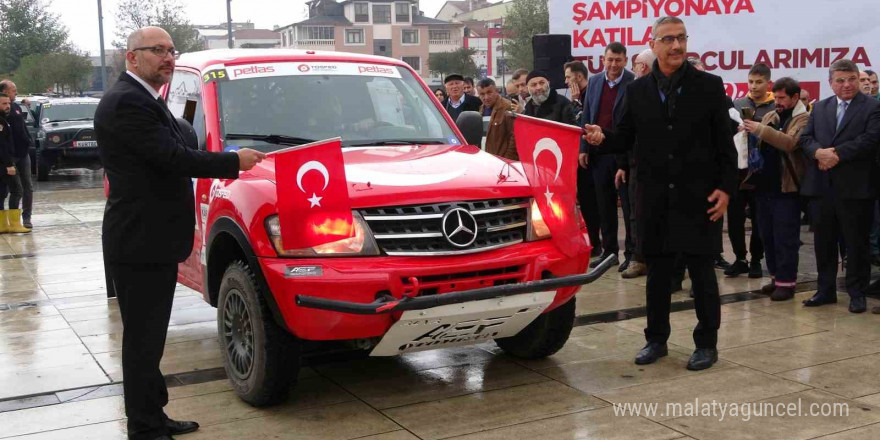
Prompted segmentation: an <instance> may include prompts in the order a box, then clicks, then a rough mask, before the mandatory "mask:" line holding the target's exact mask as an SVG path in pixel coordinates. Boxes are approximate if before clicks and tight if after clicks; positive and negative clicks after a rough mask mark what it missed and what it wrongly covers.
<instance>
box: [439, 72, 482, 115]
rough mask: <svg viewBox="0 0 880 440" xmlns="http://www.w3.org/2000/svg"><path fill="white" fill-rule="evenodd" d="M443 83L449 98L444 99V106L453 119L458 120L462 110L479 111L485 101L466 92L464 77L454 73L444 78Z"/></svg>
mask: <svg viewBox="0 0 880 440" xmlns="http://www.w3.org/2000/svg"><path fill="white" fill-rule="evenodd" d="M443 85H444V86H445V87H446V96H447V98H446V99H444V100H443V108H445V109H446V113H449V116H450V117H452V121H453V122H455V121H456V120H458V115H460V114H461V113H462V112H478V111H480V106H482V105H483V101H480V98H477V97H476V96H473V95H468V94H467V93H464V77H463V76H461V75H459V74H457V73H453V74H452V75H449V76H447V77H446V78H444V79H443Z"/></svg>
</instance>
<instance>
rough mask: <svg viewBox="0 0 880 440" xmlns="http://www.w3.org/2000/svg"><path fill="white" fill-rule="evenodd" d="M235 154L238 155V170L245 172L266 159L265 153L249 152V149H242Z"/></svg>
mask: <svg viewBox="0 0 880 440" xmlns="http://www.w3.org/2000/svg"><path fill="white" fill-rule="evenodd" d="M235 153H236V154H238V169H239V170H240V171H247V170H249V169H251V168H253V167H254V166H256V165H257V164H258V163H260V162H262V161H263V159H265V158H266V153H261V152H259V151H257V150H251V149H250V148H242V149H240V150H238V151H236V152H235Z"/></svg>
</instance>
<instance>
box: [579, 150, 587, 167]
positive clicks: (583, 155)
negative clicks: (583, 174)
mask: <svg viewBox="0 0 880 440" xmlns="http://www.w3.org/2000/svg"><path fill="white" fill-rule="evenodd" d="M589 163H590V156H589V155H588V154H587V153H580V154H578V165H580V166H581V168H587V165H588V164H589Z"/></svg>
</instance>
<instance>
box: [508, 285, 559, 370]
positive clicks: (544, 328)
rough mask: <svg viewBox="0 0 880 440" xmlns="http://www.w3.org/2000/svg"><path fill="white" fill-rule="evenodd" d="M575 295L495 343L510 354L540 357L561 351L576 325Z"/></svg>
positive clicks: (529, 357)
mask: <svg viewBox="0 0 880 440" xmlns="http://www.w3.org/2000/svg"><path fill="white" fill-rule="evenodd" d="M574 302H575V300H574V297H571V299H570V300H568V302H566V303H565V304H562V305H561V306H559V307H557V308H555V309H553V310H552V311H550V312H548V313H544V314H542V315H540V316H538V317H537V318H536V319H535V320H534V321H532V322H531V324H529V325H527V326H526V328H524V329H522V330H520V332H519V333H517V334H515V335H513V336H511V337H509V338H499V339H496V340H495V343H496V344H498V346H499V347H501V349H502V350H504V351H505V352H507V353H508V354H510V355H513V356H516V357H518V358H523V359H540V358H545V357H547V356H550V355H552V354H553V353H556V352H557V351H559V350H560V349H561V348H562V347H563V346H564V345H565V342H566V341H568V336H569V335H570V334H571V329H572V327H573V326H574V311H575V310H574V309H575V307H574Z"/></svg>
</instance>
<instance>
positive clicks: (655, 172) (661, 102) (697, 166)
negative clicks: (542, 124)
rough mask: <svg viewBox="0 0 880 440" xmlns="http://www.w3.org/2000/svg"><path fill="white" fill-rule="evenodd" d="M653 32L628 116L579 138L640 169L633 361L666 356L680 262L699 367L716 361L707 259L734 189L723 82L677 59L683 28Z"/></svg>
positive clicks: (717, 309) (716, 249) (693, 363)
mask: <svg viewBox="0 0 880 440" xmlns="http://www.w3.org/2000/svg"><path fill="white" fill-rule="evenodd" d="M653 30H654V39H653V40H652V41H651V48H652V49H653V50H654V53H655V54H656V55H657V61H656V62H655V64H654V68H653V71H652V72H651V74H650V75H647V76H644V77H642V78H639V79H637V80H635V81H634V82H632V83H631V84H630V85H629V87H628V88H627V92H626V103H625V105H626V111H625V113H624V116H623V118H622V120H621V121H620V122H619V123H618V124H617V125H616V128H615V129H614V130H613V131H608V130H605V131H603V130H602V128H601V127H599V126H596V125H587V126H586V127H585V130H586V133H587V134H586V135H585V138H586V140H587V141H588V142H589V143H590V144H592V145H600V144H602V142H603V141H604V142H605V145H604V146H602V147H600V148H609V149H611V150H616V151H627V150H630V149H632V150H633V152H634V154H635V160H636V162H637V163H638V164H639V166H638V169H637V173H638V186H637V187H636V192H637V193H638V197H637V200H638V203H639V204H640V205H639V206H637V211H638V212H639V218H638V221H637V236H638V239H637V243H638V246H639V250H640V251H641V252H642V254H643V255H644V256H645V260H646V261H645V262H646V263H647V265H648V282H647V288H646V293H647V307H648V327H647V328H646V329H645V338H646V339H647V341H648V344H647V345H646V346H645V348H644V349H642V350H641V351H640V352H639V354H638V356H636V360H635V361H636V363H637V364H649V363H652V362H655V361H656V360H657V359H659V358H661V357H663V356H665V355H666V354H667V346H666V341H667V339H668V338H669V333H670V326H669V308H670V295H671V284H672V282H671V281H672V276H673V266H674V263H675V259H676V256H681V258H683V261H684V263H685V265H686V266H687V269H688V271H689V272H690V274H691V281H692V284H693V290H694V302H695V305H696V312H697V318H698V319H699V323H698V324H697V327H696V329H694V343H695V345H696V350H695V351H694V353H693V355H692V356H691V358H690V360H689V361H688V365H687V367H688V369H690V370H702V369H705V368H709V367H711V366H712V365H713V364H714V363H715V362H716V361H717V360H718V351H717V349H716V344H717V341H718V328H719V326H720V322H721V303H720V299H719V296H718V281H717V279H716V277H715V270H714V255H716V254H718V253H720V252H721V226H722V222H721V221H719V220H721V219H722V218H723V216H724V212H725V211H726V210H727V204H728V202H729V200H730V196H731V195H732V194H733V193H734V191H736V188H737V174H736V150H735V148H734V146H733V137H732V134H731V132H730V126H729V119H730V117H729V115H728V112H727V104H726V100H725V99H724V86H723V83H722V80H721V78H719V77H717V76H714V75H711V74H708V73H705V72H700V71H698V70H696V69H695V68H693V67H692V66H691V65H690V64H689V63H687V62H686V61H685V57H686V54H687V39H688V35H687V30H686V29H685V26H684V22H682V21H681V19H679V18H676V17H663V18H661V19H659V20H657V22H656V23H655V24H654V27H653ZM606 138H607V141H606V140H605V139H606ZM634 146H635V147H634Z"/></svg>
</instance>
